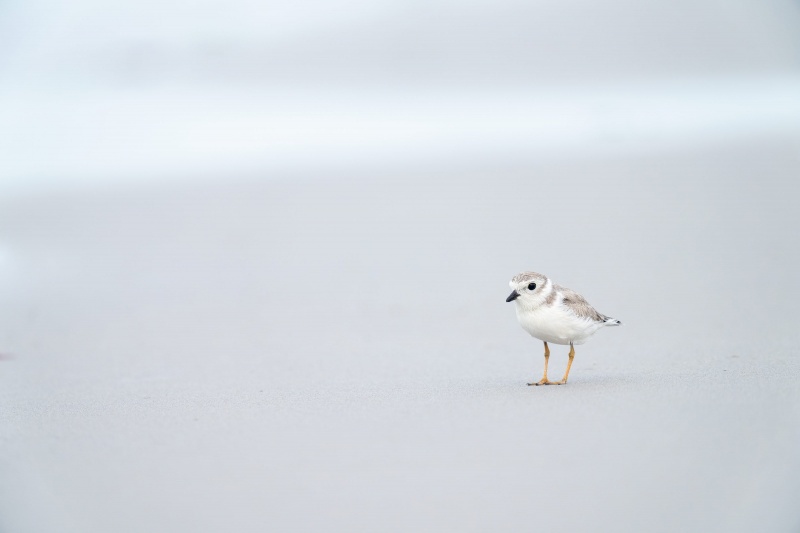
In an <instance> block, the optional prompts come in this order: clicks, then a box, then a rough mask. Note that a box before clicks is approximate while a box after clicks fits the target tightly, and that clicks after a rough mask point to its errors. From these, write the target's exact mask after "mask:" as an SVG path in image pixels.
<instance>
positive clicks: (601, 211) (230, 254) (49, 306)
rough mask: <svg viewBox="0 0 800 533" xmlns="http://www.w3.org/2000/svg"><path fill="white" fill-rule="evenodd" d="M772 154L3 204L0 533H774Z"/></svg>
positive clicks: (781, 327)
mask: <svg viewBox="0 0 800 533" xmlns="http://www.w3.org/2000/svg"><path fill="white" fill-rule="evenodd" d="M798 153H800V142H798V140H797V139H795V140H786V139H783V140H776V141H774V142H764V143H763V144H755V145H751V146H735V147H729V148H727V149H718V150H712V151H708V152H706V153H702V154H683V155H677V156H670V157H666V156H660V157H656V156H653V157H650V158H640V159H637V160H626V161H610V160H606V161H593V162H591V161H585V162H580V163H572V164H556V163H553V164H549V165H543V164H539V165H533V164H531V165H522V164H520V165H516V166H509V167H508V168H491V169H490V168H489V167H488V166H487V167H486V168H483V167H481V166H480V165H476V166H475V167H474V168H472V169H469V170H465V169H452V170H450V171H448V172H445V171H441V172H439V171H433V170H427V171H423V170H419V169H416V170H414V169H411V170H407V171H397V172H394V173H390V172H382V173H381V172H376V173H375V174H374V175H368V176H367V175H363V176H362V175H359V176H352V177H346V178H343V177H341V176H338V177H335V178H330V177H329V176H309V177H305V178H303V179H293V178H292V177H290V176H286V177H285V178H286V179H284V180H281V179H280V178H282V177H281V176H270V177H269V178H270V179H268V180H265V181H262V182H256V181H250V182H248V181H227V182H226V181H224V180H223V181H221V182H220V183H218V184H206V185H202V186H201V185H197V186H196V187H193V188H190V187H188V186H187V185H186V184H184V185H181V186H172V187H165V188H163V189H159V188H157V187H156V188H152V189H143V190H137V191H129V192H124V193H123V192H114V191H106V192H103V193H101V192H98V193H96V194H79V193H75V194H72V195H70V194H67V193H65V194H63V195H61V196H58V197H30V198H27V199H23V200H19V199H18V200H14V201H10V200H9V201H8V202H6V204H5V205H3V206H2V209H1V210H0V232H2V233H1V234H0V267H1V268H0V273H2V275H1V276H0V291H2V292H1V293H0V294H1V295H2V298H0V351H2V352H3V353H5V354H7V355H8V356H10V357H5V358H4V359H3V360H0V530H1V531H3V532H9V533H12V532H13V533H17V532H28V531H30V532H34V531H36V532H38V531H58V532H82V533H83V532H109V531H114V532H143V531H147V532H176V531H187V532H188V531H192V532H205V531H209V532H210V531H237V532H243V531H259V532H260V531H342V532H352V531H365V532H366V531H462V532H463V531H509V530H518V531H600V530H605V531H631V532H639V531H726V532H729V531H797V529H798V528H800V508H799V507H798V505H797V502H799V501H800V386H798V380H799V379H800V359H798V348H797V347H798V341H800V327H798V323H800V322H799V321H798V318H800V316H799V315H800V306H798V305H797V298H798V296H800V281H799V280H800V276H798V273H799V272H800V251H798V235H797V232H798V228H800V213H799V212H798V209H797V198H798V193H800V180H798V175H800V174H798V172H799V171H800V158H798V155H797V154H798ZM525 269H533V270H537V271H540V272H544V273H546V274H548V275H550V276H551V277H552V278H554V279H555V280H556V281H557V282H558V283H561V284H563V285H566V286H569V287H571V288H573V289H576V290H578V291H580V292H582V293H583V294H584V295H585V296H586V297H587V298H588V299H589V301H590V302H592V303H593V304H594V305H595V306H596V307H597V308H598V309H599V310H600V311H601V312H603V313H606V314H609V315H611V316H614V317H616V318H619V319H621V320H622V321H623V322H624V323H625V326H624V327H622V328H615V329H608V330H604V331H601V332H600V333H599V334H598V335H597V336H596V337H595V338H593V339H592V340H590V341H589V342H588V343H587V344H586V345H584V346H581V347H579V348H578V350H577V357H576V359H575V363H574V365H573V368H572V374H571V376H570V382H569V384H568V385H567V386H563V387H538V388H534V387H526V386H525V382H526V381H530V380H532V379H538V378H539V377H540V375H541V374H540V373H541V365H542V347H541V343H538V342H535V341H533V340H532V339H531V338H529V337H528V336H527V335H526V334H525V333H524V332H523V331H522V330H521V329H520V328H519V326H518V325H517V324H516V320H515V317H514V311H513V308H512V306H511V305H510V304H506V303H505V302H504V299H505V297H506V295H507V292H508V287H507V281H508V279H509V278H510V277H511V276H512V275H513V274H515V273H517V272H518V271H520V270H525ZM553 351H554V356H553V357H552V358H551V369H552V370H551V373H552V375H553V376H558V375H559V374H560V372H561V371H562V370H563V368H564V365H565V362H566V357H565V354H566V349H565V348H564V347H554V350H553ZM12 357H13V358H12Z"/></svg>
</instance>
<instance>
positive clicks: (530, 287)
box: [528, 283, 536, 291]
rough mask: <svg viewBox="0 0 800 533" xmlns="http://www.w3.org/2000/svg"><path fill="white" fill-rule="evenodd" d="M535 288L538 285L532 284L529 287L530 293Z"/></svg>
mask: <svg viewBox="0 0 800 533" xmlns="http://www.w3.org/2000/svg"><path fill="white" fill-rule="evenodd" d="M535 288H536V284H535V283H531V284H529V285H528V290H529V291H532V290H533V289H535Z"/></svg>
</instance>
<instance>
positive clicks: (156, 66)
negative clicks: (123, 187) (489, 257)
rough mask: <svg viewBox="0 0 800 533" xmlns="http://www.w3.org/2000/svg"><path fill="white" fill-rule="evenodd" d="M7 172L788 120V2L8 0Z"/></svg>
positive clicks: (259, 162)
mask: <svg viewBox="0 0 800 533" xmlns="http://www.w3.org/2000/svg"><path fill="white" fill-rule="evenodd" d="M0 10H1V11H0V24H2V31H0V39H2V40H1V41H0V46H1V48H0V50H1V51H0V90H1V91H2V94H0V124H2V138H0V139H1V140H2V143H0V150H2V151H1V152H0V161H2V175H3V180H2V189H0V193H3V194H5V193H7V192H8V191H9V190H10V189H12V188H26V189H31V188H35V187H42V188H44V189H43V190H46V188H47V187H53V186H56V185H63V184H73V183H85V182H103V183H109V182H118V181H120V180H132V181H142V180H163V179H170V178H175V177H183V178H186V179H192V178H196V177H197V176H198V175H201V174H202V175H215V176H216V175H220V174H222V173H225V174H226V175H228V176H230V175H231V174H232V173H238V174H242V173H245V172H247V173H256V174H258V175H259V177H260V178H264V177H270V176H274V175H275V174H274V173H276V172H286V171H295V170H298V169H303V170H314V171H318V170H320V169H331V168H336V169H346V171H348V172H352V171H353V170H354V169H359V168H363V167H364V165H368V164H372V165H378V166H386V165H397V164H415V163H422V162H424V164H426V165H430V164H434V163H435V164H444V165H450V166H452V165H453V164H454V162H456V161H457V162H460V163H462V164H463V162H464V160H465V158H469V159H470V160H472V161H476V160H488V161H492V162H494V161H502V160H507V159H508V158H514V159H524V160H528V159H530V158H553V157H560V158H569V159H575V158H576V157H581V156H583V155H586V154H615V155H620V154H632V153H641V152H647V151H664V150H674V149H676V148H686V147H691V146H697V145H706V144H709V143H719V142H728V141H731V140H735V139H742V138H745V139H750V138H753V137H754V136H763V135H769V134H780V133H786V132H796V131H797V129H798V127H800V126H798V124H800V103H798V99H799V98H800V97H798V94H799V93H800V91H799V90H798V88H799V86H798V84H799V83H800V81H798V70H799V69H800V44H799V41H800V37H798V25H800V22H799V21H800V14H798V5H797V2H795V1H793V0H775V1H770V2H757V1H746V0H743V1H737V2H729V3H725V4H721V3H718V2H712V1H703V2H688V3H678V4H676V3H674V2H651V3H648V4H647V5H641V4H640V3H638V2H625V1H620V2H616V1H615V2H612V3H603V4H598V3H597V2H589V1H569V2H549V1H537V2H518V1H506V0H501V1H498V2H484V1H479V0H470V1H467V2H449V1H433V2H390V1H378V2H357V1H353V2H337V1H329V0H301V1H298V2H292V3H290V4H287V3H285V2H284V3H278V2H249V1H238V0H237V1H233V2H229V3H226V4H225V5H222V4H220V3H218V2H206V1H198V2H178V1H167V2H159V3H157V4H154V3H148V2H127V3H125V2H116V3H114V4H108V3H105V2H91V1H81V2H60V1H54V2H47V1H39V0H35V1H31V2H18V1H14V0H9V1H6V2H3V5H2V6H0Z"/></svg>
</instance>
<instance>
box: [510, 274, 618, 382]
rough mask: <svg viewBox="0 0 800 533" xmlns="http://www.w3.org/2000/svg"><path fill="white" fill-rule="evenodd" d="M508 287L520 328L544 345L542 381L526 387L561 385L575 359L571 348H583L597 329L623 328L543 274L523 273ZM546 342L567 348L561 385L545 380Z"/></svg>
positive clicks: (548, 354)
mask: <svg viewBox="0 0 800 533" xmlns="http://www.w3.org/2000/svg"><path fill="white" fill-rule="evenodd" d="M508 284H509V285H510V286H511V288H512V289H513V291H512V292H511V294H510V295H509V296H508V298H506V302H516V304H517V320H519V324H520V326H522V329H524V330H525V331H527V332H528V333H530V334H531V336H533V337H536V338H537V339H539V340H540V341H543V342H544V377H542V379H541V380H539V381H537V382H536V383H528V385H564V384H565V383H566V382H567V377H568V376H569V369H570V367H571V366H572V359H573V358H574V357H575V346H574V345H575V344H583V343H584V342H586V339H588V338H589V337H591V336H592V335H594V333H595V332H596V331H597V330H598V329H600V328H603V327H605V326H619V325H620V324H622V322H620V321H619V320H617V319H615V318H611V317H607V316H606V315H604V314H602V313H599V312H597V311H596V310H595V308H594V307H592V306H591V305H589V302H587V301H586V298H584V297H583V296H581V295H580V294H578V293H577V292H575V291H573V290H572V289H568V288H566V287H561V286H559V285H556V284H554V283H553V282H552V281H550V278H548V277H547V276H544V275H542V274H537V273H536V272H523V273H521V274H517V275H516V276H514V277H513V278H511V281H510V282H509V283H508ZM548 342H552V343H554V344H569V362H568V363H567V371H566V372H564V377H563V378H562V379H561V381H550V380H548V379H547V362H548V360H549V359H550V348H548V347H547V343H548Z"/></svg>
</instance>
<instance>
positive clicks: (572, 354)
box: [553, 343, 575, 385]
mask: <svg viewBox="0 0 800 533" xmlns="http://www.w3.org/2000/svg"><path fill="white" fill-rule="evenodd" d="M573 359H575V347H574V346H573V345H572V343H569V361H568V362H567V371H566V372H564V377H563V378H561V381H555V382H553V384H554V385H566V383H567V377H568V376H569V369H570V367H571V366H572V360H573Z"/></svg>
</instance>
